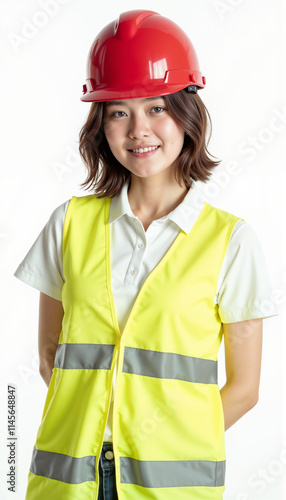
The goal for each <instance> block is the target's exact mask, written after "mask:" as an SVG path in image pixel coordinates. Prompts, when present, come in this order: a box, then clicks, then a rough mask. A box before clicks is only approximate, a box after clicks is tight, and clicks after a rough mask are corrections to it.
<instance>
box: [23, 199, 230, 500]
mask: <svg viewBox="0 0 286 500" xmlns="http://www.w3.org/2000/svg"><path fill="white" fill-rule="evenodd" d="M109 208H110V199H97V198H96V197H95V196H93V195H91V196H85V197H82V198H76V197H74V198H72V200H71V202H70V204H69V207H68V210H67V214H66V219H65V224H64V234H63V270H64V277H65V284H64V287H63V294H62V301H63V307H64V311H65V314H64V318H63V324H62V331H61V334H60V338H59V345H58V349H57V352H56V357H55V367H54V369H53V375H52V379H51V382H50V385H49V390H48V394H47V399H46V404H45V408H44V412H43V418H42V422H41V425H40V428H39V431H38V435H37V440H36V443H35V448H34V452H33V457H32V464H31V469H30V473H29V484H28V490H27V496H26V500H38V499H39V498H41V500H50V499H51V498H53V497H54V498H59V499H61V500H97V495H98V479H99V477H98V461H99V457H100V452H101V448H102V444H103V436H104V430H105V426H106V420H107V416H108V408H109V404H110V398H111V389H112V376H113V371H114V369H115V365H116V361H117V362H118V373H117V380H116V387H115V392H114V412H113V447H114V456H115V468H116V484H117V491H118V498H119V500H134V499H136V500H141V499H142V500H145V499H146V500H147V499H150V500H151V499H152V500H173V499H174V498H180V500H189V499H190V498H191V499H192V500H221V498H222V493H223V491H224V477H225V447H224V420H223V410H222V403H221V398H220V393H219V387H218V385H217V353H218V349H219V346H220V343H221V339H222V328H221V321H220V318H219V315H218V309H217V307H218V306H217V305H216V304H215V303H214V297H215V293H216V289H217V281H218V277H219V273H220V269H221V266H222V263H223V259H224V256H225V253H226V250H227V247H228V244H229V240H230V237H231V233H232V230H233V228H234V225H235V224H236V222H237V220H238V219H237V218H236V217H234V216H233V215H231V214H229V213H227V212H224V211H221V210H219V209H216V208H214V207H211V206H210V205H208V204H207V203H205V204H204V206H203V209H202V211H201V213H200V215H199V217H198V219H197V221H196V223H195V225H194V226H193V228H192V230H191V231H190V233H189V234H186V233H184V232H183V231H181V232H180V234H179V235H178V237H177V238H176V240H175V242H174V243H173V244H172V246H171V247H170V249H169V250H168V252H167V253H166V254H165V256H164V257H163V259H162V260H161V261H160V263H159V264H158V265H157V267H156V268H155V269H154V270H153V271H152V272H151V274H150V275H149V277H148V278H147V279H146V281H145V283H144V284H143V286H142V288H141V290H140V292H139V295H138V297H137V299H136V301H135V303H134V306H133V309H132V311H131V313H130V316H129V318H128V321H127V323H126V325H125V328H124V330H123V332H122V334H120V332H119V328H118V324H117V319H116V314H115V308H114V303H113V297H112V290H111V275H110V232H109V224H108V216H109Z"/></svg>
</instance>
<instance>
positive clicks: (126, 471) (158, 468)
mask: <svg viewBox="0 0 286 500" xmlns="http://www.w3.org/2000/svg"><path fill="white" fill-rule="evenodd" d="M120 469H121V483H130V484H138V485H139V486H143V487H144V488H172V487H181V486H207V487H214V486H224V479H225V460H223V461H220V462H216V461H214V462H212V461H208V460H178V461H177V460H176V461H151V462H149V461H148V462H147V461H141V460H135V459H134V458H129V457H121V458H120Z"/></svg>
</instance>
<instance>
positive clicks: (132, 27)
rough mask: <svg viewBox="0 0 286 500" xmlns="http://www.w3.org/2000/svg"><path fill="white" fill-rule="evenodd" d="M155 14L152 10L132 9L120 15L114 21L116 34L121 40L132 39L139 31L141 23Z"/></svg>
mask: <svg viewBox="0 0 286 500" xmlns="http://www.w3.org/2000/svg"><path fill="white" fill-rule="evenodd" d="M153 14H157V12H154V11H152V10H137V11H136V10H131V11H127V12H123V13H122V14H120V15H119V17H118V19H117V20H116V21H115V23H114V35H115V36H116V37H117V38H118V39H119V40H124V41H126V40H130V39H131V38H133V36H134V35H135V34H136V33H137V30H138V27H139V25H140V23H142V21H143V20H144V19H146V18H147V17H149V16H152V15H153Z"/></svg>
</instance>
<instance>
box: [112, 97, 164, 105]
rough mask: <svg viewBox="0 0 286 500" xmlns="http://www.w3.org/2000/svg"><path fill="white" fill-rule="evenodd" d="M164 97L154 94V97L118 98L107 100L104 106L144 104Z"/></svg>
mask: <svg viewBox="0 0 286 500" xmlns="http://www.w3.org/2000/svg"><path fill="white" fill-rule="evenodd" d="M163 99H164V98H163V97H162V96H156V97H145V98H142V99H141V98H135V99H124V100H118V101H107V102H106V103H105V107H106V108H108V107H109V106H134V105H135V106H137V105H140V104H145V103H148V102H152V101H158V100H163Z"/></svg>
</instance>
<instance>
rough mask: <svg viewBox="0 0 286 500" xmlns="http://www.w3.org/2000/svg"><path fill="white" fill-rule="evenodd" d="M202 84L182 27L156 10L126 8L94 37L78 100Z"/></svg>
mask: <svg viewBox="0 0 286 500" xmlns="http://www.w3.org/2000/svg"><path fill="white" fill-rule="evenodd" d="M204 86H205V77H204V76H202V74H201V72H200V69H199V64H198V59H197V55H196V52H195V50H194V47H193V45H192V43H191V41H190V40H189V38H188V37H187V35H186V34H185V33H184V31H183V30H182V29H181V28H179V26H178V25H177V24H175V23H174V22H173V21H171V20H170V19H167V18H166V17H163V16H161V15H160V14H158V13H157V12H153V11H151V10H131V11H128V12H124V13H123V14H120V16H119V18H118V20H116V21H113V22H112V23H110V24H108V25H107V26H105V28H103V30H101V32H100V33H99V34H98V35H97V37H96V39H95V40H94V42H93V44H92V46H91V48H90V51H89V55H88V61H87V79H86V83H85V85H84V86H83V96H82V97H81V100H82V101H86V102H95V101H110V100H114V99H131V98H135V97H154V96H159V95H167V94H172V93H174V92H177V91H178V90H181V89H183V88H185V87H190V90H193V91H196V90H197V89H198V88H204Z"/></svg>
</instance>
